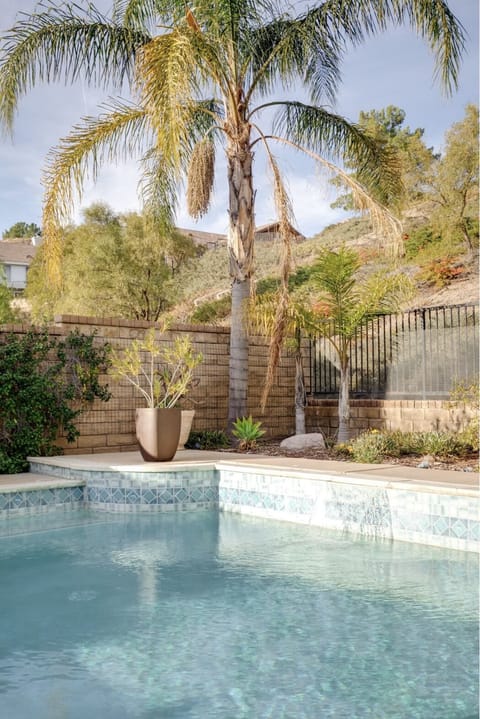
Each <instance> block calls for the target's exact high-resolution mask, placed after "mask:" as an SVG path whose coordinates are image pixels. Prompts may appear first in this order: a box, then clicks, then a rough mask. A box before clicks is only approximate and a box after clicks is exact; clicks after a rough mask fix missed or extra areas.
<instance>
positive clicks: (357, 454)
mask: <svg viewBox="0 0 480 719" xmlns="http://www.w3.org/2000/svg"><path fill="white" fill-rule="evenodd" d="M349 452H350V456H351V457H352V459H353V460H354V461H355V462H368V463H371V464H378V463H379V462H381V461H382V460H383V459H384V457H386V456H390V457H397V456H398V454H399V452H398V445H397V441H396V438H395V437H394V435H393V434H392V433H391V432H380V431H379V430H378V429H370V430H368V432H364V433H363V434H361V435H359V436H358V437H357V438H356V439H354V440H352V442H350V445H349Z"/></svg>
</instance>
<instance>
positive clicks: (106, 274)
mask: <svg viewBox="0 0 480 719" xmlns="http://www.w3.org/2000/svg"><path fill="white" fill-rule="evenodd" d="M83 218H84V222H83V223H82V224H81V225H79V226H77V227H70V228H68V229H67V230H66V231H65V237H64V242H63V245H62V266H63V270H62V274H63V283H62V287H61V289H60V292H59V293H57V295H56V296H55V295H53V293H52V288H51V287H50V285H49V284H48V282H47V281H46V276H45V273H44V269H43V267H44V265H43V260H44V257H43V246H41V247H40V248H39V251H38V253H37V256H36V257H35V260H34V262H33V263H32V266H31V268H30V271H29V274H28V284H27V297H28V298H29V300H30V302H31V304H32V314H33V316H34V317H35V318H37V319H39V318H41V317H43V318H45V317H51V316H52V315H53V314H54V313H62V312H64V313H65V312H70V313H73V314H89V315H100V316H117V317H124V318H127V319H128V318H131V319H144V320H149V321H156V320H158V318H159V316H160V314H161V313H162V312H165V311H166V310H167V309H168V308H169V307H170V305H171V303H172V301H173V299H174V291H173V286H172V277H173V274H174V273H175V271H176V269H177V268H178V266H179V265H180V264H181V263H182V262H183V261H184V260H185V259H186V258H187V257H191V256H192V255H193V254H194V253H195V246H194V244H193V242H192V241H191V240H189V239H188V238H187V237H185V236H184V235H181V234H180V233H177V232H173V231H170V232H166V233H164V234H163V235H161V234H159V233H158V232H157V231H156V230H154V229H153V228H152V227H151V226H150V225H149V223H148V222H146V220H145V219H144V218H143V217H142V216H141V215H138V214H136V213H133V212H132V213H127V214H124V215H122V214H118V215H117V214H115V213H114V212H113V211H112V210H111V209H110V208H109V207H108V206H107V205H104V204H94V205H92V206H91V207H89V208H87V209H86V210H84V212H83Z"/></svg>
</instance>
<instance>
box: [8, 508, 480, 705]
mask: <svg viewBox="0 0 480 719" xmlns="http://www.w3.org/2000/svg"><path fill="white" fill-rule="evenodd" d="M1 531H2V532H3V533H4V536H2V537H1V538H0V577H1V585H0V586H1V593H0V617H1V620H0V621H1V631H0V707H1V716H2V717H8V719H32V717H35V719H57V718H58V719H60V718H61V719H66V718H67V717H68V719H85V718H86V717H89V718H91V719H137V718H138V719H244V718H245V719H264V718H265V719H267V718H268V719H303V718H308V719H328V718H330V717H334V718H335V719H357V718H358V719H366V718H372V719H407V717H408V719H474V718H475V717H477V714H478V679H477V677H478V627H477V616H478V615H477V612H478V606H477V586H478V557H476V556H475V555H473V554H470V553H467V552H456V551H452V550H446V549H440V548H437V547H428V546H420V545H415V544H407V543H402V542H390V541H385V540H378V539H377V540H375V539H370V538H360V539H359V538H352V537H348V536H344V535H342V534H341V533H338V532H333V531H327V530H324V529H320V528H318V527H308V526H301V525H294V524H288V523H283V522H276V521H271V520H265V519H259V518H253V517H240V516H238V515H229V514H219V513H218V512H215V511H205V512H193V513H171V514H163V515H162V516H154V515H138V514H135V515H132V514H127V515H125V514H122V515H118V514H117V515H114V514H111V515H108V514H105V513H103V514H100V513H95V512H93V511H88V510H78V511H77V510H72V511H71V512H68V513H67V512H53V513H50V514H48V515H42V516H32V517H24V518H12V519H11V520H10V521H9V522H8V523H5V526H4V527H2V528H1ZM7 532H8V535H6V534H5V533H7Z"/></svg>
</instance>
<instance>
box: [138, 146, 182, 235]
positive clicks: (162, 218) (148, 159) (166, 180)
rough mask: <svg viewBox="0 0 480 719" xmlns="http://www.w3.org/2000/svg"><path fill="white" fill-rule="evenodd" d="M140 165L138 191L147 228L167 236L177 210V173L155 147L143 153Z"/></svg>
mask: <svg viewBox="0 0 480 719" xmlns="http://www.w3.org/2000/svg"><path fill="white" fill-rule="evenodd" d="M142 165H143V171H142V174H141V179H140V182H139V190H140V195H141V197H142V204H143V211H144V214H145V216H146V217H147V219H148V222H149V226H151V227H154V228H155V229H156V231H157V232H159V233H160V234H162V235H164V234H168V233H169V232H170V231H172V229H173V224H174V218H175V211H176V208H177V199H178V192H177V173H176V171H175V168H174V167H172V166H171V165H169V164H168V162H167V161H166V160H165V158H164V157H163V155H162V154H161V152H159V151H158V150H157V148H155V147H152V148H150V149H149V150H148V151H147V152H146V153H145V155H144V157H143V158H142Z"/></svg>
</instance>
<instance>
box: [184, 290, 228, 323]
mask: <svg viewBox="0 0 480 719" xmlns="http://www.w3.org/2000/svg"><path fill="white" fill-rule="evenodd" d="M231 310H232V298H231V296H230V295H225V296H224V297H220V299H218V300H210V301H208V302H202V304H201V305H198V306H197V307H196V308H195V309H194V310H193V312H192V314H191V315H190V318H189V321H190V322H192V323H193V324H205V325H208V324H215V323H216V322H219V321H221V320H223V319H225V317H228V316H229V314H230V312H231Z"/></svg>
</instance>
